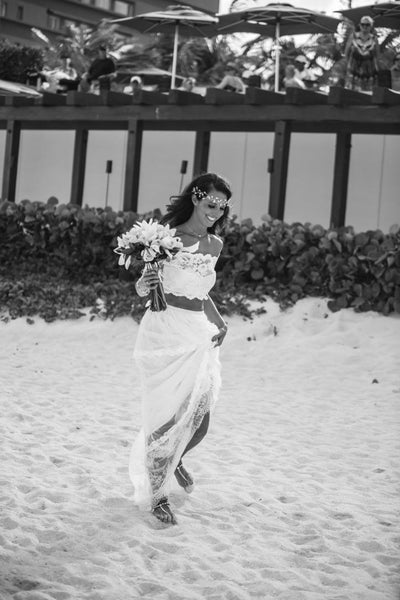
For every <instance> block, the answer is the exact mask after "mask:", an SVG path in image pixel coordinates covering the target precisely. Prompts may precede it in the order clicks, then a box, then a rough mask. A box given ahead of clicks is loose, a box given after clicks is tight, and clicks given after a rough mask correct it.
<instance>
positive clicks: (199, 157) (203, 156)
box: [193, 131, 211, 177]
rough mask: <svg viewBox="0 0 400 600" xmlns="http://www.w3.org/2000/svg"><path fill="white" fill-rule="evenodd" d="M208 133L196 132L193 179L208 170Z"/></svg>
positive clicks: (209, 135) (209, 137) (209, 134)
mask: <svg viewBox="0 0 400 600" xmlns="http://www.w3.org/2000/svg"><path fill="white" fill-rule="evenodd" d="M210 139H211V133H210V131H196V141H195V145H194V158H193V177H196V175H199V174H200V173H206V172H207V170H208V157H209V154H210Z"/></svg>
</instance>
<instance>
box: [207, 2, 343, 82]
mask: <svg viewBox="0 0 400 600" xmlns="http://www.w3.org/2000/svg"><path fill="white" fill-rule="evenodd" d="M217 16H218V18H219V25H218V32H219V33H220V34H228V33H229V34H230V33H238V32H246V33H257V34H259V35H262V36H265V37H273V38H274V39H275V51H276V58H275V91H278V90H279V56H280V44H279V38H280V37H281V36H284V35H297V34H312V33H327V32H330V33H332V32H334V31H336V29H337V26H338V25H339V23H340V21H341V20H340V19H337V18H335V17H329V16H327V15H325V14H324V13H320V12H316V11H312V10H308V9H307V8H298V7H297V6H293V5H292V4H284V3H282V4H280V3H273V4H266V5H265V6H257V7H254V8H249V9H246V10H239V11H237V12H231V13H225V14H219V15H217Z"/></svg>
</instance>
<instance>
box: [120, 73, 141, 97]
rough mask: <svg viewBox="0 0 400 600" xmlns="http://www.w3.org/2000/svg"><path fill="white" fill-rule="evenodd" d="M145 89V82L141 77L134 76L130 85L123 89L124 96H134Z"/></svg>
mask: <svg viewBox="0 0 400 600" xmlns="http://www.w3.org/2000/svg"><path fill="white" fill-rule="evenodd" d="M142 88H143V81H142V78H141V77H139V75H134V76H133V77H131V78H130V80H129V85H126V86H125V87H124V89H123V92H124V94H132V95H134V94H135V93H136V92H138V91H139V90H141V89H142Z"/></svg>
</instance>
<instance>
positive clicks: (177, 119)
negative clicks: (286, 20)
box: [0, 87, 400, 226]
mask: <svg viewBox="0 0 400 600" xmlns="http://www.w3.org/2000/svg"><path fill="white" fill-rule="evenodd" d="M0 127H2V128H3V129H6V131H7V133H6V147H5V159H4V166H3V185H2V198H7V199H8V200H11V201H14V200H15V189H16V180H17V171H18V155H19V144H20V132H21V130H22V129H60V128H62V129H73V130H75V146H74V159H73V165H74V168H73V175H72V182H71V197H70V199H71V202H74V203H78V204H81V203H82V194H83V183H84V178H85V162H86V160H85V159H86V146H87V136H88V131H89V130H91V129H110V130H113V129H119V130H121V129H123V130H126V131H127V132H128V146H127V157H126V165H125V190H124V208H125V209H132V210H135V209H136V208H137V195H138V185H139V173H140V159H141V148H142V136H143V131H144V130H146V129H152V130H188V131H195V132H196V140H195V149H194V167H193V171H194V173H197V172H200V171H204V170H206V169H207V166H208V155H209V146H210V135H211V132H212V131H274V132H275V142H274V154H273V158H272V159H271V160H269V161H268V164H269V172H270V176H271V177H270V189H269V212H270V214H271V215H272V216H273V217H276V218H283V216H284V207H285V196H286V179H287V165H288V157H289V149H290V137H291V133H292V132H293V131H296V132H300V131H302V132H311V133H312V132H317V133H322V132H325V133H334V134H336V152H335V164H334V180H333V186H332V203H331V224H332V225H334V226H339V225H343V224H344V219H345V211H346V198H347V181H348V174H349V161H350V149H351V135H352V134H353V133H372V134H396V135H398V134H400V93H399V92H396V91H393V90H391V89H388V88H375V89H374V90H373V92H372V93H365V92H356V91H352V90H347V89H344V88H341V87H331V88H330V90H329V93H323V92H318V91H314V90H309V89H299V88H289V89H288V90H287V91H286V92H285V93H279V92H278V93H277V92H272V91H266V90H263V89H260V88H252V87H250V88H248V89H247V90H246V93H245V94H238V93H235V92H227V91H225V90H220V89H217V88H208V89H207V91H206V94H205V96H202V95H200V94H196V93H192V92H185V91H182V90H176V89H174V90H171V91H169V92H168V93H161V92H150V91H145V90H140V91H139V92H138V93H136V94H135V95H134V96H131V95H128V94H122V93H117V92H112V91H110V92H103V93H102V94H101V95H95V94H90V93H82V92H77V91H71V92H68V93H67V94H66V95H61V94H52V93H47V92H44V93H43V94H42V95H41V97H38V98H31V97H27V96H22V95H5V96H2V95H1V91H0ZM267 195H268V191H267V190H266V196H267Z"/></svg>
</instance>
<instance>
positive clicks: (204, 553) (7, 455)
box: [0, 299, 400, 600]
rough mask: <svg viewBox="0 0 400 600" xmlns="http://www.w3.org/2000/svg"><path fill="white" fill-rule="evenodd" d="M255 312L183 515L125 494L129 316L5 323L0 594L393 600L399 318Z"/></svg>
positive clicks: (399, 504)
mask: <svg viewBox="0 0 400 600" xmlns="http://www.w3.org/2000/svg"><path fill="white" fill-rule="evenodd" d="M265 308H266V310H267V312H266V313H265V314H264V315H261V316H259V317H256V318H255V319H254V320H252V321H248V320H247V321H246V320H243V319H242V318H241V317H238V316H234V317H230V318H228V323H229V333H228V336H227V338H226V340H225V343H224V345H223V347H222V349H221V362H222V366H223V388H222V393H221V396H220V400H219V403H218V406H217V409H216V411H215V413H214V415H213V418H212V426H211V428H210V432H209V435H208V436H207V437H206V439H205V440H204V441H203V443H202V444H201V445H200V446H199V447H198V448H196V449H195V450H194V451H193V453H191V454H189V455H188V457H187V460H186V465H187V467H188V469H189V470H190V471H191V472H192V473H193V475H194V477H195V481H196V487H195V490H194V492H193V494H191V495H185V494H184V492H182V491H181V490H180V489H178V487H177V488H176V491H175V492H174V494H173V495H172V496H171V501H172V503H173V505H174V506H175V509H176V514H177V518H178V525H176V526H165V525H163V524H161V523H159V522H158V521H157V520H156V519H155V518H154V517H153V516H152V515H151V514H149V513H146V512H142V511H139V510H138V509H137V508H136V507H135V506H134V505H133V503H132V487H131V483H130V480H129V477H128V459H129V451H130V446H131V443H132V441H133V440H134V438H135V436H136V433H137V431H138V429H139V419H140V399H139V389H138V385H137V382H136V378H135V372H134V369H133V365H132V350H133V345H134V342H135V337H136V333H137V329H138V325H137V323H135V321H133V320H132V319H130V318H128V317H124V318H120V319H117V320H116V321H114V322H111V321H103V320H101V319H95V320H93V321H90V320H89V318H88V317H87V318H86V317H84V318H82V319H81V320H78V321H58V322H55V323H52V324H47V323H44V322H43V321H41V320H40V319H35V322H34V324H31V325H30V324H28V323H27V322H26V320H25V319H17V320H15V321H11V322H9V323H7V324H4V323H0V340H1V344H0V369H1V373H0V389H1V392H0V393H1V396H0V409H1V411H0V422H1V431H2V433H1V442H0V444H1V449H2V452H1V462H0V502H1V513H0V552H1V561H0V599H1V600H9V599H12V600H53V599H54V600H139V599H147V598H148V599H151V600H248V599H256V598H257V599H262V600H269V599H279V600H398V599H399V597H400V596H399V594H400V569H399V566H400V529H399V522H400V518H399V516H400V495H399V488H400V486H399V482H400V462H399V457H400V315H391V316H389V317H384V316H381V315H378V314H375V313H363V314H357V313H355V312H354V311H353V310H350V309H346V310H342V311H340V312H338V313H334V314H333V313H331V312H330V311H329V310H328V309H327V307H326V301H325V300H320V299H306V300H302V301H300V302H299V303H298V304H297V305H296V306H295V307H293V308H291V309H289V310H287V311H285V312H281V311H280V310H279V308H278V306H277V305H276V304H275V303H274V302H272V301H268V302H266V303H265Z"/></svg>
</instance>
